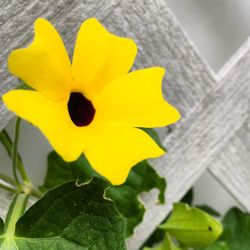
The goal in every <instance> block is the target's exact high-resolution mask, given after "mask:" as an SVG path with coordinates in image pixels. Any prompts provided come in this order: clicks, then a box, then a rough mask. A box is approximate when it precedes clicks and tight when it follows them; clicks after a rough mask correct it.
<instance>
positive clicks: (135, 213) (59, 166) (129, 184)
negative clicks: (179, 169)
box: [40, 152, 166, 236]
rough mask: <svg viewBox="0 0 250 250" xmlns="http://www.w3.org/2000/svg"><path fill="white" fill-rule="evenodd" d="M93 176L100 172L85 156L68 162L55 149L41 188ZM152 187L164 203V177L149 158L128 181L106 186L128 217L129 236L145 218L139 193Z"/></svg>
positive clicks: (140, 164)
mask: <svg viewBox="0 0 250 250" xmlns="http://www.w3.org/2000/svg"><path fill="white" fill-rule="evenodd" d="M92 176H98V174H97V173H96V172H95V171H94V170H93V169H92V168H91V166H90V165H89V163H88V161H87V159H86V158H85V157H84V156H81V157H80V158H79V159H78V160H77V161H75V162H70V163H68V162H64V161H63V160H62V158H61V157H60V156H59V155H58V154H57V153H56V152H52V153H50V154H49V156H48V169H47V174H46V177H45V182H44V184H43V186H42V187H40V189H41V190H42V191H46V190H49V189H51V188H53V187H55V186H57V185H60V184H62V183H65V182H67V181H69V180H76V179H80V180H81V181H88V180H89V179H90V178H91V177H92ZM152 188H158V189H159V191H160V192H159V202H160V203H163V202H164V191H165V188H166V182H165V179H164V178H160V177H159V176H158V174H157V173H156V172H155V170H154V169H153V168H152V167H151V166H150V165H149V164H148V162H147V161H142V162H140V163H138V164H137V165H136V166H135V167H133V169H132V170H131V171H130V174H129V176H128V178H127V181H126V183H125V184H123V185H121V186H111V185H110V188H109V189H107V192H106V196H107V197H108V198H110V199H112V200H114V202H115V205H116V206H117V208H118V209H119V211H120V212H121V213H122V214H123V215H124V216H125V217H126V218H127V233H126V234H127V236H130V235H131V234H133V230H134V227H135V226H136V225H138V224H139V223H140V222H141V221H142V218H143V214H144V212H145V208H144V206H143V204H142V203H141V202H140V201H139V199H138V196H139V194H140V193H142V192H145V191H149V190H151V189H152Z"/></svg>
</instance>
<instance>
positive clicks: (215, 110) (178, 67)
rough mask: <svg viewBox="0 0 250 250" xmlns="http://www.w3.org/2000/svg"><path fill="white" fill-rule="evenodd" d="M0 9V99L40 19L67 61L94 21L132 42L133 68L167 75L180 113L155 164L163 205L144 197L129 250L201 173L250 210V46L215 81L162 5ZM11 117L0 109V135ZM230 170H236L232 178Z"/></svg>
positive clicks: (33, 4) (36, 4)
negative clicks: (11, 61) (55, 33)
mask: <svg viewBox="0 0 250 250" xmlns="http://www.w3.org/2000/svg"><path fill="white" fill-rule="evenodd" d="M0 6H1V9H0V46H1V61H0V82H1V85H0V95H1V94H3V93H5V92H6V91H8V90H9V89H12V88H13V87H14V86H16V84H17V81H16V79H14V78H13V77H12V76H10V75H9V73H8V72H7V67H6V60H7V56H8V54H9V53H10V51H11V50H13V49H14V48H17V47H22V46H26V45H27V44H28V43H29V42H30V41H31V40H32V36H33V30H32V29H33V27H32V26H33V22H34V20H35V19H36V18H37V17H41V16H42V17H46V18H48V19H49V20H50V21H51V22H52V23H53V24H54V25H55V26H56V27H57V28H58V30H59V31H60V33H61V34H62V36H63V38H64V41H65V43H66V47H67V49H68V51H69V53H70V55H72V51H73V44H74V40H75V36H76V33H77V29H78V27H79V25H80V24H81V22H82V21H83V20H84V19H86V18H88V17H92V16H95V17H97V18H98V19H99V20H100V21H101V22H102V23H104V24H105V26H106V27H107V28H108V29H109V30H110V31H112V32H114V33H115V34H118V35H121V36H127V37H131V38H133V39H134V40H135V41H136V43H137V45H138V47H139V53H138V56H137V59H136V62H135V65H134V69H138V68H143V67H149V66H154V65H160V66H163V67H165V68H166V69H167V73H166V76H165V79H164V84H163V90H164V94H165V96H166V99H168V100H169V101H170V102H171V103H172V104H173V105H175V106H176V107H177V108H178V109H179V110H180V112H181V114H182V119H181V120H180V122H178V124H176V125H175V126H171V128H172V132H171V133H169V134H168V136H167V137H166V139H165V141H164V144H165V146H166V147H167V149H168V154H167V155H166V156H165V157H163V158H161V159H158V160H155V161H154V162H153V163H154V165H155V167H156V169H157V170H158V171H159V173H160V174H161V175H163V176H165V177H166V178H167V181H168V190H167V194H166V196H167V204H166V205H165V206H157V205H156V204H155V200H156V199H154V197H155V195H156V194H155V192H151V193H150V194H149V195H145V196H143V197H142V198H143V200H144V202H145V204H146V206H147V207H148V208H149V210H148V212H147V213H146V216H145V218H144V222H143V223H142V224H141V225H140V226H139V227H138V228H137V233H136V235H135V236H134V237H132V238H131V239H130V240H129V241H128V248H129V249H131V250H136V249H138V248H139V247H140V245H141V244H142V242H143V241H145V239H146V238H147V237H148V236H149V235H150V233H151V232H152V231H153V230H154V228H155V226H156V225H157V224H158V223H160V222H161V220H162V219H163V218H164V217H165V216H166V215H167V213H168V212H169V211H170V209H171V205H172V203H173V202H175V201H178V200H179V199H180V198H181V197H182V196H183V195H184V194H185V193H186V191H187V190H188V189H189V188H190V187H191V186H192V185H193V184H194V182H195V181H196V179H197V178H198V177H199V176H200V175H201V174H202V173H203V172H204V171H205V169H206V168H210V169H211V170H210V171H212V173H213V174H214V175H215V176H216V178H218V179H219V180H220V182H221V183H222V184H223V185H224V186H225V187H227V188H228V189H229V190H230V192H231V193H232V194H233V195H234V196H237V197H240V199H241V200H242V203H244V204H243V205H244V206H245V207H247V208H249V209H250V204H249V200H250V199H249V196H247V195H245V194H246V192H247V191H249V190H250V176H249V169H248V166H247V163H249V156H247V152H249V145H250V143H249V137H246V133H248V135H249V96H250V95H249V94H250V92H249V84H250V74H249V69H250V58H249V55H250V52H249V51H250V49H249V48H250V46H249V42H247V43H246V44H245V45H244V46H243V47H242V48H241V49H240V50H239V51H238V52H237V53H236V55H235V56H234V58H233V59H232V60H230V61H229V63H228V64H227V66H225V67H224V68H223V70H222V71H221V72H220V73H219V74H218V75H215V74H214V73H213V72H212V70H211V69H210V68H209V67H208V66H207V65H206V63H205V62H204V60H203V59H202V57H201V56H200V55H199V53H198V52H197V51H196V49H195V48H194V46H193V45H192V43H191V42H190V40H189V39H188V38H187V36H186V35H185V32H184V31H183V30H182V29H181V27H180V25H179V24H178V22H177V21H176V19H175V17H174V16H173V14H172V13H171V12H170V11H169V9H168V6H167V5H166V2H165V1H164V0H137V1H132V0H123V1H118V0H110V1H105V0H102V1H90V0H88V1H76V0H75V1H69V0H60V1H52V0H48V1H38V0H35V1H31V0H25V1H21V0H0ZM11 117H12V114H10V113H9V112H7V111H6V110H5V108H4V106H3V105H2V103H0V129H1V128H3V127H4V126H5V125H6V124H7V122H8V121H9V120H10V119H11ZM232 152H233V154H232ZM234 155H235V156H234ZM235 164H237V165H238V168H237V171H236V172H235V175H234V171H235ZM231 189H232V190H231ZM248 193H249V192H248ZM240 195H241V196H240Z"/></svg>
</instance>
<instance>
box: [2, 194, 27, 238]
mask: <svg viewBox="0 0 250 250" xmlns="http://www.w3.org/2000/svg"><path fill="white" fill-rule="evenodd" d="M28 199H29V194H24V193H20V194H17V195H16V196H15V197H14V199H13V201H12V203H11V205H10V208H9V211H8V214H7V217H6V221H5V227H4V236H5V237H6V238H8V239H11V238H13V237H14V235H15V229H16V223H17V221H18V219H19V218H20V217H21V216H22V214H23V213H24V211H25V208H26V206H27V202H28Z"/></svg>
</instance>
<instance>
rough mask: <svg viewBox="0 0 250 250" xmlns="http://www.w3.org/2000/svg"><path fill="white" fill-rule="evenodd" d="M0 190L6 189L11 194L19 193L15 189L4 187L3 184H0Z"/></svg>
mask: <svg viewBox="0 0 250 250" xmlns="http://www.w3.org/2000/svg"><path fill="white" fill-rule="evenodd" d="M0 188H2V189H5V190H7V191H9V192H12V193H17V190H16V189H14V188H12V187H9V186H6V185H4V184H2V183H0Z"/></svg>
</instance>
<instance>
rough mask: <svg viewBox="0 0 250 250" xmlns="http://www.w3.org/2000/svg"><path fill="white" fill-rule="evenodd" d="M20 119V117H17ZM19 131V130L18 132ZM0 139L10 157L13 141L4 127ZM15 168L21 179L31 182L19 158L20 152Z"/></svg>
mask: <svg viewBox="0 0 250 250" xmlns="http://www.w3.org/2000/svg"><path fill="white" fill-rule="evenodd" d="M19 119H20V118H19ZM18 133H19V132H18ZM0 141H1V142H2V144H3V146H4V148H5V150H6V152H7V154H8V155H9V157H11V158H12V148H13V146H12V145H13V143H12V141H11V139H10V136H9V135H8V133H7V131H6V130H5V129H4V130H2V131H1V132H0ZM17 168H18V171H19V173H20V175H21V177H22V179H23V180H25V181H26V182H28V183H31V181H30V179H29V176H28V174H27V173H26V171H25V168H24V166H23V163H22V160H21V156H20V154H19V153H18V152H17Z"/></svg>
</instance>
